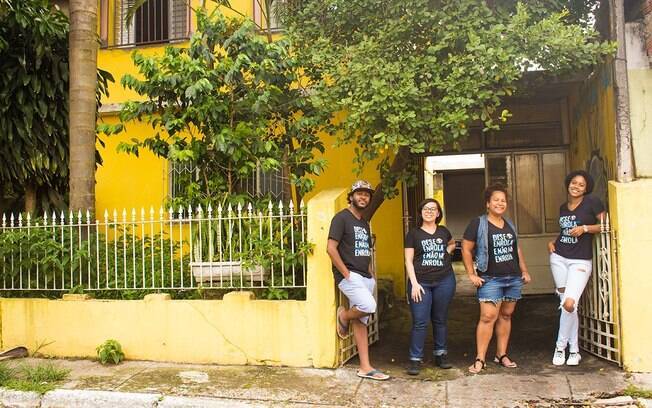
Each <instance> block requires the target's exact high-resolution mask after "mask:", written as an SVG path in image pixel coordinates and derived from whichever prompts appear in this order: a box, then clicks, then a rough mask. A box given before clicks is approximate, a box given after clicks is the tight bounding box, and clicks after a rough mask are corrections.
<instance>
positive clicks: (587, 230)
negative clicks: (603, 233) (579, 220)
mask: <svg viewBox="0 0 652 408" xmlns="http://www.w3.org/2000/svg"><path fill="white" fill-rule="evenodd" d="M582 230H584V233H585V234H586V233H587V232H589V227H587V226H586V224H584V225H582Z"/></svg>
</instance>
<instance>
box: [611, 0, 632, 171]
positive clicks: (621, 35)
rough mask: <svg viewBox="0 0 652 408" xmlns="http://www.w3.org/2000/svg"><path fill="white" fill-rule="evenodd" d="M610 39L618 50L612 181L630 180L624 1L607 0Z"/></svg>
mask: <svg viewBox="0 0 652 408" xmlns="http://www.w3.org/2000/svg"><path fill="white" fill-rule="evenodd" d="M609 19H610V20H611V38H612V39H616V42H617V44H618V49H617V51H616V58H615V60H614V82H615V93H616V181H618V182H619V183H629V182H631V181H634V161H633V158H632V125H631V119H630V112H629V84H628V78H627V52H626V48H625V1H624V0H611V1H609Z"/></svg>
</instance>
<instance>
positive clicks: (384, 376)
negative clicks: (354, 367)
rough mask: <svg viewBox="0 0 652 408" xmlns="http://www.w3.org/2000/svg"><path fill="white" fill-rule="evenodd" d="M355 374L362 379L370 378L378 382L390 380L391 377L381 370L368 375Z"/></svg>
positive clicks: (370, 372)
mask: <svg viewBox="0 0 652 408" xmlns="http://www.w3.org/2000/svg"><path fill="white" fill-rule="evenodd" d="M355 374H356V375H357V376H358V377H360V378H368V379H370V380H376V381H385V380H389V376H388V375H387V374H385V373H383V372H382V371H380V370H371V371H369V372H368V373H361V372H360V371H358V372H357V373H355Z"/></svg>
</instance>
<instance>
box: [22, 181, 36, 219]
mask: <svg viewBox="0 0 652 408" xmlns="http://www.w3.org/2000/svg"><path fill="white" fill-rule="evenodd" d="M35 211H36V186H35V185H34V184H31V183H30V184H29V185H27V186H25V212H26V213H30V214H32V215H34V212H35Z"/></svg>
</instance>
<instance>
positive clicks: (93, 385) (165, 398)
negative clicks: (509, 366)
mask: <svg viewBox="0 0 652 408" xmlns="http://www.w3.org/2000/svg"><path fill="white" fill-rule="evenodd" d="M44 361H46V360H41V359H33V358H30V359H24V360H20V361H12V362H11V364H12V365H17V364H36V363H39V362H44ZM47 361H48V362H52V363H53V364H55V365H56V366H58V367H63V368H67V369H69V370H70V375H69V377H68V380H67V382H65V383H64V384H62V385H61V386H60V387H59V388H58V389H57V390H54V391H51V392H48V393H46V394H45V395H43V396H39V395H37V394H35V393H26V392H17V391H9V390H2V391H1V392H0V406H5V407H42V408H45V407H51V408H54V407H62V408H63V407H66V408H68V407H270V406H271V407H277V406H278V407H280V406H288V407H294V406H313V405H316V406H333V407H339V406H346V407H383V406H386V407H420V406H424V407H425V406H428V407H516V406H518V407H533V406H537V407H538V406H565V407H566V406H572V405H574V406H591V405H595V404H596V403H597V400H598V399H599V398H600V397H605V396H606V397H611V396H614V395H616V394H618V393H619V392H621V391H622V390H623V389H624V388H625V387H626V386H627V384H628V381H639V383H640V384H642V386H643V387H646V386H648V385H650V384H649V382H650V380H652V377H650V376H647V377H646V376H641V377H632V378H629V379H628V378H627V377H628V376H627V375H626V373H625V372H623V371H621V370H619V369H617V368H615V367H613V368H602V369H599V370H595V371H591V372H586V371H582V370H573V369H564V368H562V369H558V368H555V367H553V366H551V368H549V369H544V370H541V371H540V372H539V373H537V374H519V373H518V369H516V371H515V372H514V373H511V371H507V370H491V372H487V373H486V374H480V375H475V376H472V375H467V374H466V373H464V370H462V369H457V368H455V369H453V370H452V372H451V370H449V372H450V375H449V376H450V377H455V378H452V379H448V380H442V381H431V380H424V379H420V378H405V377H403V376H400V377H397V378H393V379H391V380H390V381H387V382H374V381H371V380H363V379H360V378H358V377H356V375H355V369H354V368H350V367H344V368H340V369H336V370H319V369H301V368H285V367H251V366H212V365H186V364H164V363H154V362H140V361H127V362H123V363H122V364H120V365H118V366H102V365H100V364H99V363H97V362H93V361H88V360H47ZM432 370H435V371H436V369H432ZM390 374H395V373H390ZM396 374H398V373H396ZM645 381H648V384H646V383H645ZM632 403H633V402H632ZM640 403H641V404H644V403H645V401H641V402H640ZM619 406H623V405H619ZM625 406H627V405H626V404H625ZM630 406H634V405H632V404H630Z"/></svg>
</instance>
